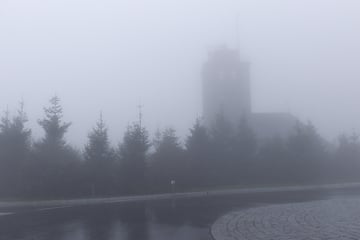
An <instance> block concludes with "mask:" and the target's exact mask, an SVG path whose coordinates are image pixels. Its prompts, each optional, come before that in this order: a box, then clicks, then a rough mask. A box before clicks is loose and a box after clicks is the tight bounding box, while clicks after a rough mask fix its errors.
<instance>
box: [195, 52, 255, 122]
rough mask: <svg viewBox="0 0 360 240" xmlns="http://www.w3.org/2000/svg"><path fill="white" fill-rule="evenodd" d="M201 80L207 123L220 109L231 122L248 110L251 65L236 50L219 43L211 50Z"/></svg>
mask: <svg viewBox="0 0 360 240" xmlns="http://www.w3.org/2000/svg"><path fill="white" fill-rule="evenodd" d="M202 84H203V114H204V115H203V116H204V120H205V122H206V124H207V125H211V124H212V122H213V121H214V120H215V119H216V115H217V114H219V113H220V112H221V113H222V114H224V116H225V117H226V118H227V119H229V120H231V121H232V122H234V121H237V120H239V119H241V117H242V116H244V115H246V116H248V115H249V114H250V113H251V88H250V67H249V63H247V62H244V61H242V60H241V59H240V56H239V53H238V52H237V51H236V50H232V49H229V48H226V47H222V48H219V49H216V50H214V51H213V52H211V53H210V54H209V58H208V60H207V62H206V63H205V64H204V67H203V83H202ZM234 123H235V122H234Z"/></svg>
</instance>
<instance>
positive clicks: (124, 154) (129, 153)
mask: <svg viewBox="0 0 360 240" xmlns="http://www.w3.org/2000/svg"><path fill="white" fill-rule="evenodd" d="M149 147H150V143H149V137H148V132H147V130H146V129H145V128H144V127H142V126H141V125H140V124H139V123H134V124H132V125H131V126H129V127H128V128H127V131H126V132H125V135H124V139H123V143H122V144H121V145H120V147H119V158H120V164H121V172H120V174H122V179H123V182H124V183H126V185H125V186H124V190H125V191H127V192H130V193H143V192H144V191H145V185H146V180H145V177H146V171H147V163H146V161H147V152H148V150H149Z"/></svg>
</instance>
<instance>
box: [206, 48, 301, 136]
mask: <svg viewBox="0 0 360 240" xmlns="http://www.w3.org/2000/svg"><path fill="white" fill-rule="evenodd" d="M202 77H203V79H202V81H203V82H202V85H203V118H204V122H205V125H206V126H208V127H211V126H212V125H213V124H214V122H215V121H216V118H217V116H218V115H219V114H223V116H224V117H225V118H226V119H227V120H228V121H229V122H230V123H231V124H232V125H233V126H234V127H236V126H237V125H238V124H239V123H240V121H241V120H242V119H246V120H247V122H248V124H249V125H250V126H251V127H252V129H253V130H254V132H255V133H256V135H257V136H258V137H259V138H269V137H274V136H280V137H283V136H287V135H289V134H290V132H291V131H292V130H293V128H294V126H295V124H296V121H297V119H296V118H295V117H294V116H292V115H291V114H289V113H254V112H253V111H252V108H251V81H250V64H249V63H248V62H245V61H242V60H241V58H240V55H239V53H238V51H237V50H233V49H229V48H226V47H222V48H219V49H216V50H214V51H212V52H211V53H209V58H208V60H207V61H206V63H205V64H204V66H203V76H202Z"/></svg>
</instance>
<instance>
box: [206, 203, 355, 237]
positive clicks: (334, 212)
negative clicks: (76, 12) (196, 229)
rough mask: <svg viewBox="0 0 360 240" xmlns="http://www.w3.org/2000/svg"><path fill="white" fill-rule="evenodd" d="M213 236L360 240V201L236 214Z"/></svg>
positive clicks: (219, 222) (223, 220) (222, 221)
mask: <svg viewBox="0 0 360 240" xmlns="http://www.w3.org/2000/svg"><path fill="white" fill-rule="evenodd" d="M211 233H212V235H213V237H214V238H215V239H216V240H265V239H266V240H300V239H301V240H325V239H326V240H345V239H346V240H348V239H352V240H358V239H360V198H351V199H334V200H322V201H314V202H307V203H293V204H281V205H270V206H264V207H257V208H251V209H246V210H243V211H238V212H232V213H229V214H227V215H225V216H223V217H221V218H220V219H218V220H217V221H216V222H215V223H214V224H213V226H212V228H211Z"/></svg>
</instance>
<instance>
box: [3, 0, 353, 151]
mask: <svg viewBox="0 0 360 240" xmlns="http://www.w3.org/2000/svg"><path fill="white" fill-rule="evenodd" d="M359 8H360V3H359V2H358V1H356V0H349V1H342V2H341V4H339V1H336V0H318V1H312V0H304V1H286V0H274V1H265V0H264V1H260V0H258V1H235V0H234V1H230V0H222V1H208V0H198V1H193V0H191V1H190V0H183V1H169V0H166V1H165V0H162V1H160V0H153V1H146V0H142V1H114V0H104V1H84V0H63V1H44V0H34V1H25V0H12V1H8V0H2V1H0V43H1V44H0V79H1V83H2V87H1V89H2V91H1V95H0V110H1V112H3V111H5V110H6V109H7V107H8V108H9V110H10V111H15V109H16V108H17V106H18V102H19V101H20V100H21V99H23V100H24V102H25V108H26V112H27V113H28V117H29V120H30V122H29V127H30V128H32V129H33V132H34V135H35V136H36V138H40V137H41V136H42V134H43V133H42V130H41V128H40V127H39V126H38V124H37V119H40V118H42V116H43V109H42V106H46V105H47V103H48V99H49V98H50V97H52V96H53V95H54V94H57V95H58V96H59V97H60V98H61V100H62V105H63V108H64V116H65V120H69V121H71V122H72V123H73V125H72V126H71V128H70V130H69V133H68V135H67V139H68V140H69V142H70V143H73V144H75V145H77V146H79V147H82V146H83V144H84V143H85V142H86V137H87V134H88V132H89V131H90V129H91V128H92V127H93V126H94V124H95V121H96V119H97V118H98V115H99V112H100V111H102V112H103V115H104V119H105V121H106V123H107V125H108V127H109V130H110V131H109V134H110V138H111V140H112V142H114V143H118V142H119V141H120V140H121V138H122V134H123V132H124V131H125V129H126V126H127V125H128V124H129V123H131V122H132V121H135V120H137V115H138V108H137V106H138V105H139V104H142V105H143V114H144V124H145V126H146V127H147V128H148V129H149V131H150V133H154V132H155V130H156V129H157V128H164V127H167V126H172V127H174V128H175V129H176V130H177V131H178V134H179V135H180V136H187V135H188V129H189V128H190V127H191V126H192V124H193V123H194V121H195V119H196V118H197V117H198V116H201V115H202V103H201V91H202V90H201V71H202V65H203V63H204V61H205V60H206V59H207V57H208V52H209V51H210V50H212V49H213V48H214V47H216V46H219V45H227V46H229V47H231V48H239V49H240V54H241V56H242V58H243V59H244V60H246V61H249V62H250V63H251V82H252V101H253V103H252V104H253V109H254V110H255V111H261V112H268V111H269V112H277V111H281V112H283V111H289V112H291V113H292V114H293V115H295V116H297V117H299V118H300V119H302V120H311V121H312V122H313V123H314V125H315V126H316V127H317V129H318V130H319V132H320V133H321V135H322V136H324V137H326V138H328V139H329V140H333V139H334V138H335V137H337V136H338V135H339V134H340V133H342V132H344V131H345V132H347V133H350V132H352V130H355V131H356V130H357V131H359V130H360V111H359V109H358V106H357V103H358V102H359V100H360V99H359V96H360V94H359V93H360V92H359V91H360V90H359V89H360V81H359V80H360V68H359V64H360V46H359V42H360V26H359V25H360V17H359V15H358V9H359Z"/></svg>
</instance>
